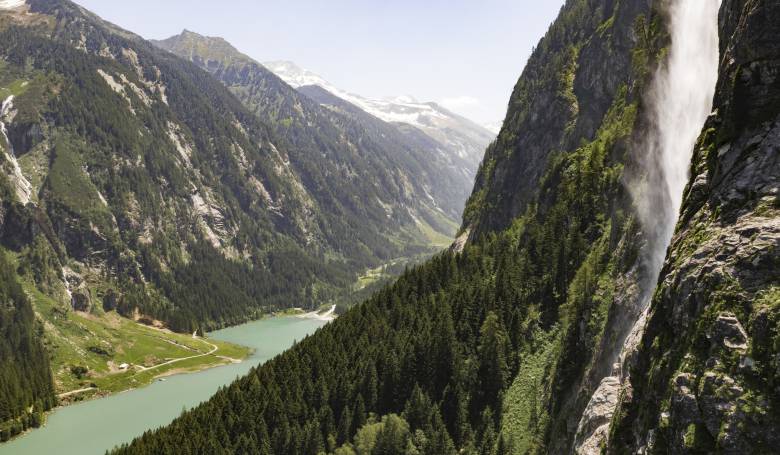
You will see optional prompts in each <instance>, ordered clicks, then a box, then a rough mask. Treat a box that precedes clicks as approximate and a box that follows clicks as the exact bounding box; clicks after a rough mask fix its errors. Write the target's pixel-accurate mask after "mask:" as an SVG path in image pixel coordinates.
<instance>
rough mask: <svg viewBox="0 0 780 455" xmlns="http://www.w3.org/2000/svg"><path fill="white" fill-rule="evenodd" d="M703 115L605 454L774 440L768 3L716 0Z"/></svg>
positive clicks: (779, 360) (777, 217) (737, 446)
mask: <svg viewBox="0 0 780 455" xmlns="http://www.w3.org/2000/svg"><path fill="white" fill-rule="evenodd" d="M719 28H720V42H721V44H720V52H721V65H720V71H719V81H718V86H717V93H716V95H715V102H714V112H713V114H712V115H711V116H710V117H709V119H708V120H707V123H706V125H705V127H704V131H703V132H702V134H701V136H700V139H699V142H698V144H697V146H696V149H695V153H694V158H693V162H692V164H691V178H690V183H689V184H688V187H687V189H686V191H685V195H684V202H683V208H682V211H681V214H680V219H679V222H678V224H677V229H676V232H675V234H674V238H673V241H672V245H671V247H670V249H669V251H668V254H667V258H666V263H665V264H664V267H663V270H662V273H661V278H660V282H659V286H658V289H657V290H656V292H655V296H654V298H653V301H652V306H651V308H650V312H649V316H648V320H647V325H646V328H645V333H644V336H643V337H642V339H641V342H640V347H639V351H638V354H637V360H636V365H635V367H634V369H633V370H632V371H631V382H630V387H629V388H628V389H627V390H625V391H624V392H623V394H622V396H621V398H620V405H619V410H618V412H617V414H616V416H615V419H614V422H613V429H612V434H611V440H610V443H609V452H612V453H713V452H718V453H733V454H742V453H774V452H775V451H776V450H777V447H778V444H780V438H779V437H778V431H777V430H778V428H780V417H778V416H779V415H780V414H778V409H780V408H778V406H780V401H779V398H780V382H778V377H780V376H779V373H780V356H779V355H778V346H780V345H779V344H778V343H779V342H780V335H779V334H780V319H779V318H778V314H779V313H778V310H780V287H779V286H780V274H778V270H780V268H779V267H780V250H779V249H778V247H780V202H779V201H780V200H779V199H778V191H779V188H780V154H778V150H780V76H778V75H779V74H780V40H778V37H779V36H780V4H778V3H777V2H774V1H769V0H726V1H724V2H723V5H722V8H721V12H720V19H719Z"/></svg>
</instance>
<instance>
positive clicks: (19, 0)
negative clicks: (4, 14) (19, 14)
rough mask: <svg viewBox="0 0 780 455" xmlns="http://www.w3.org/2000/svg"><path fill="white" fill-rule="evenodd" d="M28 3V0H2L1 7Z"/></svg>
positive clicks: (7, 7) (11, 7)
mask: <svg viewBox="0 0 780 455" xmlns="http://www.w3.org/2000/svg"><path fill="white" fill-rule="evenodd" d="M25 3H27V1H26V0H0V9H14V8H19V7H20V6H23V5H24V4H25Z"/></svg>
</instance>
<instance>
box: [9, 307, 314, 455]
mask: <svg viewBox="0 0 780 455" xmlns="http://www.w3.org/2000/svg"><path fill="white" fill-rule="evenodd" d="M323 325H325V322H323V321H319V320H316V319H301V318H294V317H276V318H270V319H264V320H261V321H255V322H250V323H247V324H243V325H240V326H237V327H231V328H228V329H224V330H220V331H218V332H214V333H211V334H210V335H209V336H210V337H212V338H216V339H219V340H225V341H230V342H233V343H237V344H241V345H244V346H249V347H251V348H254V349H255V352H254V354H252V356H250V357H249V358H248V359H246V360H245V361H244V362H242V363H239V364H233V365H227V366H223V367H218V368H212V369H210V370H205V371H201V372H199V373H191V374H181V375H177V376H171V377H168V378H166V380H165V381H157V382H154V383H153V384H152V385H150V386H148V387H144V388H141V389H136V390H132V391H129V392H124V393H120V394H118V395H114V396H111V397H108V398H102V399H99V400H93V401H87V402H84V403H79V404H76V405H72V406H67V407H64V408H61V409H58V410H57V411H56V412H54V413H53V414H50V415H49V418H48V419H47V422H46V426H45V427H43V428H39V429H37V430H34V431H32V432H30V433H28V434H27V435H25V436H23V437H21V438H19V439H16V440H14V441H12V442H9V443H5V444H0V455H44V454H57V455H70V454H73V455H90V454H95V455H102V454H104V453H105V452H106V450H108V449H111V448H112V447H114V446H116V445H118V444H122V443H124V442H129V441H131V440H132V439H133V438H135V437H136V436H140V435H141V434H143V432H144V431H146V430H149V429H153V428H157V427H160V426H163V425H166V424H168V423H170V422H171V421H172V420H173V419H174V418H176V417H177V416H178V415H179V414H181V412H182V410H183V409H189V408H191V407H193V406H195V405H197V404H199V403H201V402H203V401H205V400H207V399H208V398H209V397H211V396H212V395H213V394H214V393H215V392H216V391H217V390H218V389H219V388H220V387H221V386H223V385H226V384H229V383H230V382H232V381H233V380H234V379H236V377H237V376H243V375H244V374H246V373H247V372H248V371H249V369H250V368H252V367H253V366H255V365H257V364H259V363H262V362H265V361H266V360H268V359H270V358H272V357H273V356H275V355H276V354H279V353H280V352H282V351H284V350H285V349H287V348H289V347H290V346H292V344H293V343H294V342H295V341H300V340H302V339H303V338H304V337H305V336H306V335H308V334H311V333H313V332H314V331H315V330H317V329H318V328H319V327H322V326H323Z"/></svg>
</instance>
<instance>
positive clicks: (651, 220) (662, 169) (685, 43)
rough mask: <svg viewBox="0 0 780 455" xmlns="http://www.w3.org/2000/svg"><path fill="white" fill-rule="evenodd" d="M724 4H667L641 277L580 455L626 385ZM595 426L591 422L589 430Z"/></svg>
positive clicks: (650, 142) (705, 94)
mask: <svg viewBox="0 0 780 455" xmlns="http://www.w3.org/2000/svg"><path fill="white" fill-rule="evenodd" d="M720 3H721V0H667V2H666V4H667V8H668V9H667V11H668V14H669V16H668V26H669V33H670V36H671V45H670V48H669V49H668V55H667V57H666V59H665V62H664V64H663V65H662V66H661V67H660V68H659V69H658V70H657V72H656V74H655V76H654V78H653V81H652V85H651V87H650V90H649V92H648V96H647V98H646V102H647V107H648V108H647V112H646V113H647V116H648V123H649V125H650V128H649V130H648V131H647V134H646V136H645V138H644V139H643V143H642V144H640V147H641V151H642V154H641V155H642V158H641V160H642V162H641V163H640V165H641V168H642V171H643V173H644V174H645V180H644V181H643V182H642V183H641V184H635V185H632V188H631V192H632V196H633V199H634V203H635V204H636V207H637V211H638V214H639V220H640V223H641V225H642V229H643V231H644V233H645V236H646V239H647V243H646V245H645V246H644V247H643V250H642V257H643V269H644V272H643V274H642V275H643V278H642V279H641V282H640V283H639V286H640V290H639V295H638V296H637V298H636V300H635V303H633V305H634V306H635V308H633V311H627V312H626V313H625V314H621V315H619V317H618V319H620V320H618V321H616V326H617V327H616V334H617V337H616V342H617V343H616V346H615V347H614V349H613V350H612V352H608V353H604V357H602V359H603V360H604V361H606V362H608V365H614V367H613V368H612V373H611V375H608V376H606V377H603V376H602V379H601V382H600V383H599V386H598V388H597V389H596V391H595V392H594V393H593V395H592V396H591V399H590V402H589V403H588V405H587V407H586V409H585V412H583V415H582V418H581V419H580V422H579V425H578V430H577V436H576V440H575V452H576V453H578V454H591V453H600V451H601V444H602V442H603V441H604V439H605V438H606V434H607V433H608V428H609V421H610V419H611V417H612V414H613V413H614V411H615V408H616V406H617V397H618V395H619V391H620V390H621V388H622V387H623V385H624V384H625V383H626V381H627V374H628V371H627V370H628V368H626V363H627V362H629V361H630V360H628V358H629V357H630V356H631V354H632V353H633V352H635V350H636V347H637V345H638V343H639V340H640V339H641V337H642V333H643V329H644V325H645V319H646V316H647V310H648V307H649V305H650V300H651V297H652V295H653V291H654V289H655V286H656V284H657V281H658V277H659V275H660V272H661V267H662V266H663V262H664V259H665V257H666V250H667V248H668V246H669V243H670V242H671V239H672V235H673V234H674V227H675V224H676V221H677V216H678V213H679V211H680V207H681V205H682V193H683V190H684V189H685V185H686V184H687V182H688V178H689V176H688V172H689V167H690V162H691V158H692V154H693V149H694V146H695V144H696V140H697V138H698V136H699V134H700V132H701V129H702V126H703V125H704V122H705V121H706V119H707V116H708V115H709V114H710V111H711V110H712V100H713V97H714V95H715V85H716V83H717V77H718V50H719V49H718V11H719V9H720ZM594 423H595V425H594Z"/></svg>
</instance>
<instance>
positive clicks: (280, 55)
mask: <svg viewBox="0 0 780 455" xmlns="http://www.w3.org/2000/svg"><path fill="white" fill-rule="evenodd" d="M75 1H76V3H78V4H80V5H82V6H84V7H86V8H87V9H89V10H91V11H93V12H95V13H97V14H98V15H99V16H101V17H103V18H104V19H106V20H108V21H110V22H113V23H115V24H117V25H119V26H121V27H123V28H125V29H128V30H130V31H132V32H135V33H137V34H139V35H141V36H143V37H144V38H153V39H163V38H167V37H169V36H171V35H175V34H178V33H180V32H181V31H182V30H183V29H185V28H186V29H187V30H191V31H194V32H197V33H200V34H202V35H207V36H220V37H223V38H225V39H226V40H228V41H229V42H230V43H231V44H233V45H234V46H235V47H236V48H238V49H239V50H240V51H241V52H243V53H244V54H247V55H248V56H250V57H252V58H253V59H255V60H258V61H260V62H263V61H272V60H290V61H293V62H295V63H296V64H298V65H299V66H301V67H303V68H306V69H308V70H311V71H313V72H315V73H317V74H319V75H320V76H322V77H323V78H325V79H326V80H328V81H329V82H330V83H332V84H333V85H335V86H337V87H340V88H341V89H343V90H347V91H349V92H352V93H356V94H360V95H363V96H367V97H373V98H383V97H388V96H399V95H410V96H412V97H414V98H416V99H417V100H420V101H436V102H439V103H441V104H442V105H444V106H445V107H447V108H448V109H450V110H453V111H454V112H457V113H459V114H461V115H464V116H466V117H468V118H470V119H472V120H474V121H476V122H478V123H481V124H488V125H497V124H500V123H501V121H503V118H504V115H505V113H506V106H507V103H508V101H509V96H510V95H511V93H512V88H513V87H514V85H515V82H516V81H517V78H518V77H519V76H520V73H521V72H522V70H523V67H524V65H525V62H526V60H527V59H528V57H529V55H530V52H531V49H532V48H533V46H535V45H536V44H537V43H538V41H539V39H540V38H541V37H542V36H543V35H544V33H545V32H546V31H547V28H548V26H549V24H550V23H551V22H552V21H553V20H554V19H555V16H556V15H557V13H558V11H559V10H560V7H561V5H562V4H563V0H273V1H272V0H260V1H257V0H256V1H250V0H222V1H214V0H210V1H205V0H163V1H161V0H132V1H127V0H75Z"/></svg>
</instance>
